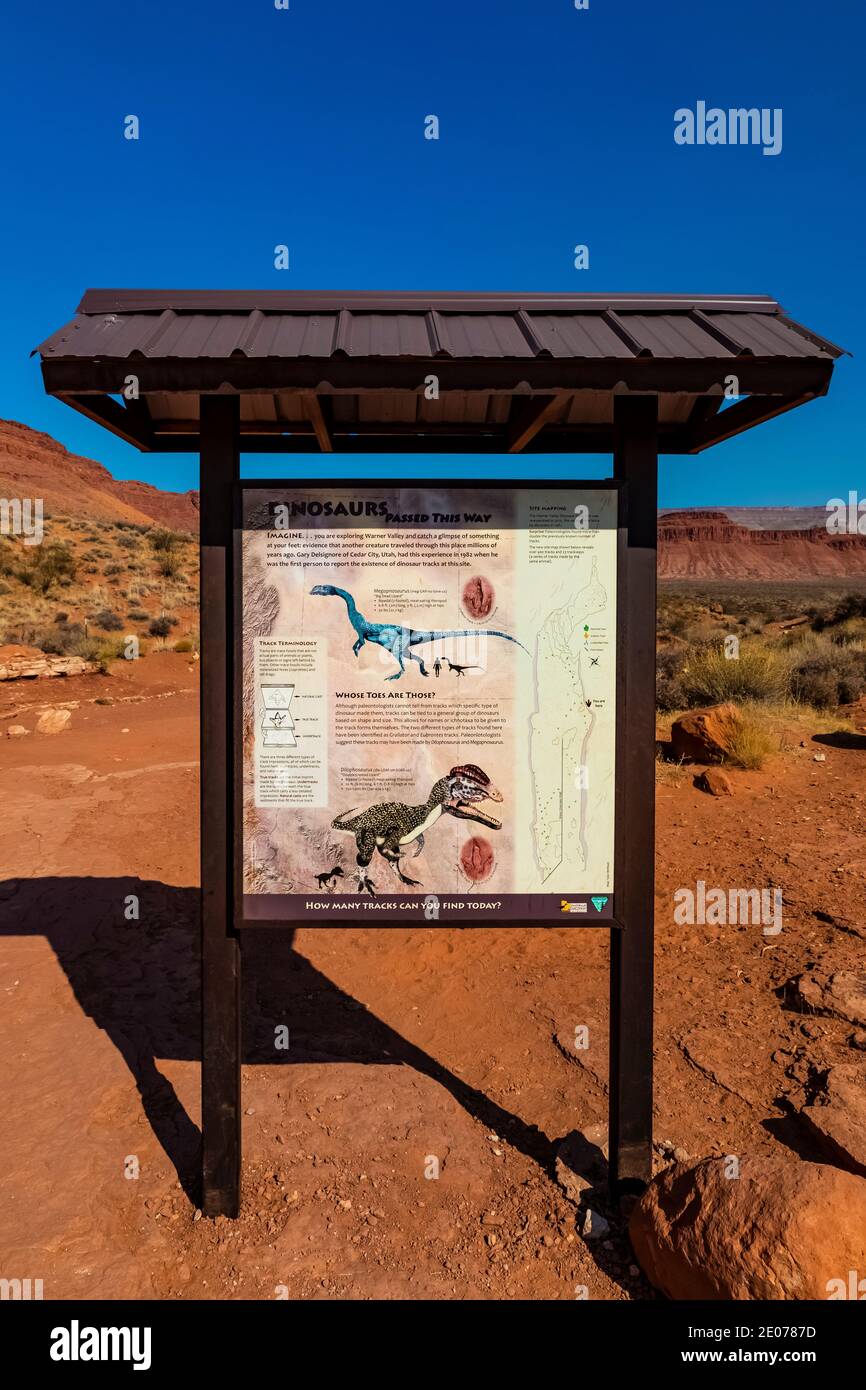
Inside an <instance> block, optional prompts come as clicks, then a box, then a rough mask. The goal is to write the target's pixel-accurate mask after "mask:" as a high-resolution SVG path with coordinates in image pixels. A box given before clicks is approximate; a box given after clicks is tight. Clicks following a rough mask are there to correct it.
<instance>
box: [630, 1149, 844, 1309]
mask: <svg viewBox="0 0 866 1390" xmlns="http://www.w3.org/2000/svg"><path fill="white" fill-rule="evenodd" d="M738 1164H739V1166H738V1169H737V1168H736V1167H735V1166H734V1163H733V1160H731V1159H727V1158H705V1159H702V1160H701V1162H700V1163H698V1164H697V1165H696V1166H694V1167H690V1166H688V1165H686V1164H680V1163H678V1164H675V1165H674V1166H673V1167H672V1168H668V1169H666V1170H665V1171H664V1172H663V1173H660V1174H659V1175H658V1177H656V1178H654V1179H653V1181H652V1182H651V1183H650V1185H649V1187H648V1188H647V1189H646V1191H645V1192H644V1193H643V1195H642V1197H641V1198H640V1201H639V1202H638V1203H637V1204H636V1206H635V1208H634V1210H633V1212H632V1215H631V1220H630V1223H629V1234H630V1236H631V1242H632V1245H633V1246H634V1251H635V1254H636V1256H637V1258H638V1261H639V1262H640V1265H641V1267H642V1269H643V1271H644V1273H645V1274H646V1276H647V1278H648V1279H649V1280H650V1282H651V1283H652V1284H654V1285H655V1287H656V1288H657V1289H661V1290H662V1292H663V1293H665V1294H667V1296H668V1298H675V1299H798V1300H799V1299H805V1298H815V1299H827V1298H829V1296H830V1293H831V1292H832V1290H833V1289H834V1288H837V1287H838V1285H836V1284H834V1283H833V1281H834V1280H840V1279H841V1280H845V1279H846V1278H847V1276H848V1271H849V1270H851V1269H856V1270H863V1269H866V1180H864V1179H863V1178H859V1177H855V1176H854V1175H853V1174H852V1173H845V1172H842V1170H841V1169H839V1168H831V1167H829V1166H828V1165H826V1164H823V1163H803V1162H802V1161H801V1160H800V1159H797V1158H794V1157H793V1156H788V1155H784V1156H776V1157H773V1158H750V1157H747V1156H743V1157H741V1158H740V1159H739V1160H738ZM734 1172H738V1176H733V1175H731V1176H728V1174H729V1173H731V1174H733V1173H734Z"/></svg>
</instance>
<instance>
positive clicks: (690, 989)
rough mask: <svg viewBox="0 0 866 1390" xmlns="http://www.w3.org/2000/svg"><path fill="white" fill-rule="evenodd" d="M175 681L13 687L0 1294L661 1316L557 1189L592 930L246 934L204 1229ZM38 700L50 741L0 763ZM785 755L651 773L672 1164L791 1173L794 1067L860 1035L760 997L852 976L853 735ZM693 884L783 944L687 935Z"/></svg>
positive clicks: (595, 962)
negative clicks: (236, 1089)
mask: <svg viewBox="0 0 866 1390" xmlns="http://www.w3.org/2000/svg"><path fill="white" fill-rule="evenodd" d="M196 687H197V667H196V666H195V665H194V664H191V663H189V661H188V658H186V657H179V656H176V655H174V654H168V653H167V654H165V655H155V656H151V657H148V658H146V659H145V660H143V661H140V662H138V663H135V664H134V665H132V666H128V667H127V666H124V665H123V663H121V664H120V667H119V669H118V670H117V672H116V673H115V674H114V675H112V676H110V677H98V676H89V677H79V678H73V679H69V680H66V681H32V682H21V681H16V682H9V683H7V684H5V685H3V686H0V766H2V785H3V790H4V800H5V807H4V810H5V815H4V817H3V820H2V823H0V920H2V924H3V928H4V932H3V940H2V944H0V998H2V1001H3V1006H4V1007H3V1009H2V1012H0V1049H2V1055H3V1056H4V1058H5V1059H6V1061H7V1066H6V1067H5V1068H4V1069H3V1074H2V1079H0V1107H2V1113H3V1115H4V1126H3V1133H2V1138H0V1150H2V1159H0V1161H2V1171H3V1174H4V1181H3V1186H2V1194H0V1275H2V1276H3V1277H6V1278H16V1277H17V1278H31V1279H37V1278H41V1279H43V1281H44V1295H45V1297H46V1298H57V1299H74V1298H97V1299H120V1298H138V1297H154V1296H155V1297H159V1298H180V1299H184V1298H186V1299H190V1298H279V1297H290V1298H295V1297H305V1298H311V1297H312V1298H361V1299H369V1298H404V1297H409V1298H421V1297H433V1298H481V1299H490V1298H531V1299H551V1298H567V1299H572V1298H575V1297H576V1296H580V1295H581V1294H582V1293H583V1291H584V1290H585V1294H586V1296H588V1297H590V1298H594V1299H624V1298H635V1297H638V1298H642V1297H648V1296H652V1294H651V1291H650V1290H649V1289H648V1287H647V1285H646V1284H645V1283H644V1282H643V1280H642V1279H641V1278H640V1277H639V1276H637V1275H636V1274H635V1273H634V1272H633V1271H634V1266H633V1264H632V1256H631V1254H630V1251H629V1248H628V1244H627V1241H626V1239H625V1237H624V1235H623V1231H622V1222H621V1219H620V1217H619V1214H618V1213H616V1212H613V1211H611V1210H610V1209H609V1208H608V1207H607V1206H606V1204H605V1199H604V1193H603V1189H601V1190H600V1191H599V1193H598V1195H597V1196H596V1197H594V1198H592V1199H591V1205H592V1206H594V1207H595V1208H596V1210H600V1211H602V1212H604V1213H605V1214H606V1215H607V1217H608V1218H609V1219H610V1220H611V1222H612V1228H611V1231H610V1233H609V1234H608V1236H607V1237H606V1238H603V1239H595V1240H592V1241H586V1240H585V1239H584V1238H583V1236H582V1235H581V1234H580V1232H579V1231H578V1230H577V1229H576V1208H575V1206H574V1205H572V1203H571V1202H570V1201H569V1200H568V1199H567V1198H566V1196H565V1194H564V1192H563V1191H562V1189H561V1188H560V1186H559V1185H558V1184H557V1182H556V1179H555V1173H554V1156H555V1148H556V1143H557V1141H558V1140H560V1139H561V1138H562V1137H563V1136H565V1135H566V1134H568V1133H569V1131H571V1130H574V1129H580V1130H586V1129H587V1128H588V1127H589V1126H593V1125H598V1124H599V1123H602V1122H604V1121H605V1117H606V1105H607V1099H606V1072H607V1056H606V1044H605V1029H606V1021H607V997H606V996H607V937H606V933H605V932H604V931H602V930H598V931H593V930H588V929H581V930H569V929H566V928H558V927H557V928H552V929H547V930H545V929H538V928H514V929H508V928H502V927H485V928H475V929H466V930H460V929H458V928H451V927H432V926H431V927H423V928H420V927H419V928H391V929H388V928H362V927H358V928H321V927H319V928H303V929H299V930H298V931H297V932H295V933H294V935H293V934H292V933H291V932H289V931H285V932H279V933H278V932H266V931H262V932H252V933H249V934H247V936H246V937H245V949H244V962H245V995H246V998H245V1010H244V1024H245V1038H244V1046H245V1060H246V1065H245V1068H244V1111H245V1113H244V1121H243V1124H244V1150H245V1169H244V1172H245V1177H244V1212H243V1215H242V1217H241V1219H240V1220H239V1221H237V1222H228V1221H225V1220H219V1221H217V1222H212V1221H210V1220H208V1219H206V1218H202V1217H200V1216H199V1215H198V1213H197V1212H196V1207H195V1203H194V1200H191V1198H190V1196H188V1195H187V1194H188V1192H190V1193H192V1194H193V1197H194V1182H195V1170H196V1164H197V1144H198V1129H197V1125H198V1119H199V1096H198V1088H199V1065H198V1056H199V1050H198V1049H199V1040H198V960H197V921H196V893H195V885H196V882H197V869H198V860H197V856H198V827H197V816H198V803H197V797H198V723H197V688H196ZM109 700H110V701H111V703H104V702H105V701H109ZM96 701H99V702H100V703H96ZM57 704H73V705H74V708H73V714H72V724H71V727H70V728H69V729H67V730H66V731H65V732H63V733H61V734H58V735H56V736H45V735H41V734H38V733H35V732H31V733H30V734H29V735H28V736H27V737H22V738H7V737H4V735H5V732H6V730H7V729H8V727H9V725H10V724H15V723H18V724H23V725H24V726H25V727H26V728H28V729H30V730H31V731H32V730H33V728H34V725H35V722H36V718H37V717H38V713H39V707H41V706H46V705H57ZM801 740H804V735H803V731H802V730H799V729H798V730H796V731H795V733H794V734H792V737H791V739H790V740H789V742H790V745H791V746H790V747H789V748H788V749H787V751H785V752H784V753H782V754H780V755H779V756H778V757H777V758H775V759H774V760H773V762H772V764H771V765H769V766H768V768H767V769H766V770H765V771H763V772H761V773H736V772H734V773H732V774H731V778H732V781H733V782H734V787H735V795H734V797H733V798H720V799H715V798H713V797H710V796H708V795H705V794H703V793H701V792H699V791H697V790H696V789H695V788H694V786H693V777H692V774H691V773H689V772H688V771H686V770H685V769H682V770H680V771H673V770H671V769H664V770H663V772H662V774H661V776H660V785H659V795H658V880H657V892H656V920H657V934H658V935H657V941H658V946H657V960H656V965H657V981H656V1005H657V1032H656V1073H657V1075H656V1097H657V1105H656V1118H655V1134H656V1139H657V1141H658V1144H659V1164H660V1165H661V1163H662V1162H663V1161H664V1160H663V1159H662V1157H661V1152H662V1148H661V1146H662V1145H663V1144H664V1143H665V1142H669V1143H670V1144H674V1145H678V1146H679V1147H681V1148H682V1149H684V1150H685V1151H687V1152H688V1153H689V1154H693V1155H699V1154H705V1153H741V1152H745V1151H751V1152H763V1153H769V1152H772V1151H773V1150H774V1149H776V1148H777V1147H778V1146H780V1145H781V1146H784V1147H786V1148H788V1149H790V1148H794V1149H795V1150H796V1151H797V1152H801V1153H803V1154H804V1155H806V1156H810V1151H809V1149H808V1140H807V1138H806V1135H805V1134H804V1132H803V1131H802V1130H801V1128H800V1126H799V1124H798V1122H797V1120H796V1115H795V1111H796V1108H797V1107H798V1105H799V1104H800V1103H801V1102H802V1099H803V1083H804V1081H805V1080H806V1079H807V1076H808V1072H809V1067H810V1066H821V1065H825V1066H826V1065H827V1064H828V1063H830V1062H832V1061H834V1060H842V1059H843V1057H845V1056H846V1054H847V1056H848V1058H850V1057H851V1056H852V1055H853V1054H852V1053H851V1052H850V1051H849V1049H848V1045H847V1040H848V1037H849V1036H850V1034H851V1032H852V1028H851V1025H850V1024H845V1023H841V1022H837V1021H834V1020H833V1019H829V1018H819V1019H808V1020H807V1019H804V1018H803V1016H802V1015H798V1014H794V1013H791V1012H789V1011H788V1010H787V1009H786V1007H785V1005H784V1003H783V1001H782V1000H781V998H780V997H779V995H778V994H777V992H776V991H777V989H778V987H779V986H780V985H781V984H782V983H783V982H784V980H785V979H787V978H788V977H789V976H790V975H793V974H795V973H798V972H799V971H801V970H804V969H806V968H809V967H811V966H813V965H817V966H819V967H820V968H822V969H825V970H829V969H851V968H856V967H857V965H858V963H859V962H860V961H861V960H862V955H863V934H864V931H866V913H864V902H866V870H864V863H863V857H862V845H863V835H864V831H866V823H864V822H866V815H864V798H863V772H864V767H866V739H860V740H859V742H858V740H857V738H856V736H851V735H849V736H848V737H847V738H846V739H839V740H837V741H836V742H830V743H826V744H824V743H821V744H819V743H815V742H812V740H811V738H810V737H809V736H808V735H806V736H805V740H804V741H805V743H806V745H807V746H805V747H800V742H801ZM816 751H820V752H821V753H823V754H824V755H825V759H826V760H825V761H823V762H815V761H814V757H815V753H816ZM697 879H704V880H705V881H706V883H707V884H708V885H720V886H723V887H730V886H751V885H767V886H780V887H782V888H783V890H784V900H785V909H784V911H785V918H784V929H783V931H782V933H781V934H780V935H778V936H772V937H767V936H764V935H762V933H761V929H760V927H756V926H746V927H736V926H727V927H709V926H694V927H688V926H685V927H684V926H676V925H675V924H674V922H673V893H674V890H675V889H676V888H677V887H678V886H681V885H683V886H689V885H691V886H692V887H693V886H694V884H695V881H696V880H697ZM130 895H135V896H137V898H138V900H139V904H140V915H139V918H138V920H135V919H134V918H133V919H129V917H128V916H127V913H128V903H129V898H130ZM818 912H821V913H823V914H824V915H825V917H826V918H827V919H828V920H823V919H819V918H818V917H817V916H816V913H818ZM281 1024H288V1025H289V1027H290V1030H291V1039H290V1042H291V1045H290V1048H289V1051H288V1052H287V1053H286V1052H278V1051H275V1048H274V1030H275V1029H276V1028H278V1027H279V1026H280V1025H281ZM582 1024H585V1025H588V1026H589V1029H590V1047H589V1049H588V1051H583V1052H579V1053H576V1052H574V1051H573V1047H572V1043H573V1039H574V1030H575V1028H576V1027H577V1026H579V1025H582ZM811 1156H816V1155H811ZM434 1159H435V1160H436V1162H437V1163H438V1167H439V1177H438V1179H434V1178H430V1177H427V1176H425V1173H427V1174H429V1173H430V1172H431V1171H432V1170H433V1167H434V1164H433V1161H432V1160H434ZM136 1165H137V1169H136ZM136 1171H137V1172H138V1176H137V1177H136V1176H132V1175H133V1174H134V1173H135V1172H136ZM127 1174H129V1175H130V1176H128V1175H127Z"/></svg>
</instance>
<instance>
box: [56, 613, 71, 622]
mask: <svg viewBox="0 0 866 1390" xmlns="http://www.w3.org/2000/svg"><path fill="white" fill-rule="evenodd" d="M54 621H55V623H68V622H69V614H68V613H55V614H54Z"/></svg>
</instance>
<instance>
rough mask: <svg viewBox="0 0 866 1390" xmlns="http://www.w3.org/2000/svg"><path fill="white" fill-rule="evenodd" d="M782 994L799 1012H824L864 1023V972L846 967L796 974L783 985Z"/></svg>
mask: <svg viewBox="0 0 866 1390" xmlns="http://www.w3.org/2000/svg"><path fill="white" fill-rule="evenodd" d="M785 994H786V997H787V999H788V1002H789V1003H790V1004H791V1005H792V1006H793V1007H794V1008H796V1009H800V1010H801V1011H802V1012H803V1013H812V1014H826V1015H828V1016H829V1017H831V1018H842V1019H844V1020H845V1021H846V1023H855V1024H856V1025H857V1026H858V1027H859V1028H864V1027H866V975H855V974H854V973H853V971H850V970H837V972H836V974H835V975H824V974H822V973H821V972H820V971H815V972H813V973H812V974H811V975H806V974H803V975H796V976H794V977H793V978H792V979H790V980H789V981H788V982H787V984H786V985H785Z"/></svg>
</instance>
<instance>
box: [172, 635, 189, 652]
mask: <svg viewBox="0 0 866 1390" xmlns="http://www.w3.org/2000/svg"><path fill="white" fill-rule="evenodd" d="M174 649H175V651H176V652H191V651H192V649H193V647H192V642H191V641H190V639H189V638H188V637H182V638H181V639H180V641H179V642H175V644H174Z"/></svg>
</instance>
